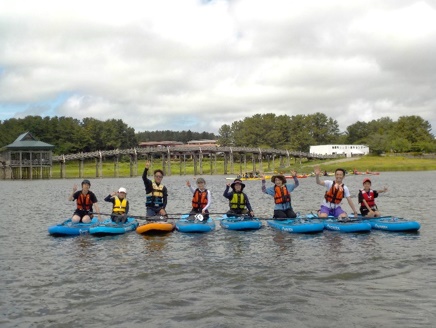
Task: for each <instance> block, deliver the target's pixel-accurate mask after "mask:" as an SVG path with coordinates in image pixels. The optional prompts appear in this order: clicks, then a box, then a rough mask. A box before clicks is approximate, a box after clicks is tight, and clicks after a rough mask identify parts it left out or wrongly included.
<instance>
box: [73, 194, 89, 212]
mask: <svg viewBox="0 0 436 328" xmlns="http://www.w3.org/2000/svg"><path fill="white" fill-rule="evenodd" d="M92 204H93V203H92V201H91V195H90V194H89V192H88V193H87V194H86V195H84V194H83V193H80V195H79V197H78V198H77V209H78V210H81V211H88V212H89V211H90V210H91V209H92Z"/></svg>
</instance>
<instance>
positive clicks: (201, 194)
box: [186, 178, 212, 221]
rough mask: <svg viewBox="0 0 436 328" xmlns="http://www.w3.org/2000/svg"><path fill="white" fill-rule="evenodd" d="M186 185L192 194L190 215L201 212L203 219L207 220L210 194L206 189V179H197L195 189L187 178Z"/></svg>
mask: <svg viewBox="0 0 436 328" xmlns="http://www.w3.org/2000/svg"><path fill="white" fill-rule="evenodd" d="M186 185H187V186H188V187H189V189H190V190H191V192H192V194H193V196H192V210H191V212H190V213H189V215H190V216H193V215H195V214H202V215H203V219H204V220H205V221H207V219H208V218H209V210H208V208H209V206H210V203H211V199H212V198H211V194H210V191H209V190H207V189H206V181H205V180H204V179H203V178H198V179H197V189H194V188H193V187H192V186H191V182H190V181H189V180H187V181H186Z"/></svg>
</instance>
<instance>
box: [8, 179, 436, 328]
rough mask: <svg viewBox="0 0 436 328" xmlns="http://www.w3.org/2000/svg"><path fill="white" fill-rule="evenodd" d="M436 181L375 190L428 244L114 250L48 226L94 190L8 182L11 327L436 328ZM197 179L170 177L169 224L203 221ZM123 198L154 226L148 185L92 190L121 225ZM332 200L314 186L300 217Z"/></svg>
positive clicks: (168, 238)
mask: <svg viewBox="0 0 436 328" xmlns="http://www.w3.org/2000/svg"><path fill="white" fill-rule="evenodd" d="M434 176H435V175H434V172H408V173H382V174H381V175H379V176H374V177H373V179H372V180H373V186H374V187H375V188H378V187H379V186H380V187H383V186H384V185H387V186H388V187H389V192H388V193H386V194H382V195H381V196H380V197H379V199H378V204H379V208H380V209H381V211H382V213H384V214H393V215H396V216H399V217H406V218H410V219H414V220H419V221H420V222H421V226H422V228H421V231H420V232H419V233H414V234H406V233H386V232H383V231H371V232H370V233H366V234H341V233H337V232H331V231H324V232H322V233H319V234H314V235H297V234H290V233H284V232H280V231H276V230H273V229H271V228H270V227H267V226H264V227H262V229H260V230H257V231H247V232H238V231H227V230H224V229H222V228H221V227H220V226H219V224H217V229H216V230H215V231H213V232H211V233H206V234H182V233H179V232H177V231H175V232H173V233H168V234H164V235H138V234H136V233H134V232H133V233H129V234H125V235H119V236H109V237H100V238H97V237H94V236H91V235H83V236H78V237H75V238H53V237H51V236H48V234H47V227H48V226H50V225H53V224H55V223H58V222H62V221H63V220H65V219H66V218H67V217H68V216H70V215H71V213H72V212H73V210H74V203H73V202H68V201H66V199H67V197H68V193H69V191H70V190H71V185H72V184H73V183H80V181H69V180H51V181H2V182H1V183H2V187H3V188H2V190H3V191H4V195H3V196H4V197H6V199H5V202H4V203H5V206H6V210H5V211H2V212H1V214H0V216H1V217H0V224H1V226H0V258H1V261H0V270H1V271H0V272H1V273H2V274H1V275H0V282H1V285H0V294H1V298H0V310H1V313H2V316H1V317H0V326H2V327H3V326H4V327H73V326H74V327H76V326H82V327H83V326H89V327H112V326H113V327H115V326H116V327H144V326H146V327H193V326H195V327H237V326H245V327H288V326H293V327H350V326H354V327H379V326H381V327H393V326H396V327H432V326H433V325H434V322H436V318H435V315H434V308H435V307H436V300H435V298H434V293H435V290H436V280H435V279H434V270H435V267H436V261H435V258H436V249H435V248H436V246H435V243H434V235H435V232H436V224H435V223H434V220H433V219H432V217H431V216H430V215H431V214H430V213H431V209H432V208H433V207H434V203H435V200H436V198H435V195H436V193H435V191H436V190H435V186H436V184H435V179H434ZM186 178H189V177H165V180H164V182H165V183H166V185H167V186H168V189H169V196H170V197H169V204H168V208H167V209H168V212H169V213H184V212H187V211H189V210H190V207H191V203H190V202H191V197H192V194H190V192H189V190H187V188H186V185H185V180H186ZM206 180H207V186H208V188H209V189H210V190H211V192H212V197H213V204H212V208H211V211H212V212H216V213H218V212H223V211H224V210H226V209H227V206H228V202H227V200H226V199H224V197H222V193H223V191H224V189H225V186H226V182H227V181H226V180H225V179H224V177H223V176H210V177H207V179H206ZM345 183H346V184H347V185H348V187H349V188H350V189H351V190H352V193H353V199H354V201H356V200H357V190H358V188H360V187H361V184H362V177H355V176H347V177H346V180H345ZM121 185H122V186H124V187H126V188H127V189H128V190H129V193H128V198H129V200H130V204H131V213H132V214H134V215H144V214H145V209H144V197H145V191H144V187H143V184H142V181H141V178H135V179H94V180H92V187H93V191H94V192H95V193H96V195H97V197H98V199H99V200H100V206H101V209H102V211H104V212H109V211H110V204H109V203H104V202H102V200H103V198H104V197H105V196H106V195H107V194H108V192H110V191H112V190H116V189H117V188H118V187H119V186H121ZM405 186H407V188H406V189H405ZM260 188H261V183H260V181H247V182H246V188H245V189H244V191H246V192H247V194H248V196H249V197H250V201H251V203H252V205H253V207H254V209H255V212H256V214H257V215H259V216H262V217H267V216H269V215H271V214H272V208H273V202H272V199H271V197H268V196H267V195H264V194H262V192H261V190H260ZM411 191H413V192H411ZM323 193H324V190H323V189H322V188H320V187H319V186H317V185H316V184H315V181H314V179H312V178H307V179H301V180H300V187H299V188H297V189H296V190H295V191H294V192H293V194H292V197H293V204H294V207H295V208H296V210H297V211H299V212H301V213H308V212H311V211H316V209H317V208H318V207H319V204H320V202H321V199H322V197H323ZM17 195H19V196H20V197H17ZM48 200H49V201H48ZM41 204H44V206H43V207H41ZM405 204H413V206H405ZM344 207H346V208H347V210H348V205H345V206H344ZM10 213H14V219H13V220H11V218H10V217H9V214H10ZM264 224H265V222H264Z"/></svg>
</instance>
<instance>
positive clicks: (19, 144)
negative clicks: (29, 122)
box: [5, 132, 55, 150]
mask: <svg viewBox="0 0 436 328" xmlns="http://www.w3.org/2000/svg"><path fill="white" fill-rule="evenodd" d="M54 147H55V146H54V145H50V144H48V143H46V142H42V141H39V140H36V139H35V138H34V137H33V136H32V134H31V133H30V132H25V133H23V134H20V135H19V136H18V138H17V139H15V141H14V142H13V143H11V144H9V145H7V146H6V147H5V148H6V149H8V150H35V149H39V150H42V149H53V148H54Z"/></svg>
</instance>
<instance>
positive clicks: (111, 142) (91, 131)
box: [0, 116, 216, 155]
mask: <svg viewBox="0 0 436 328" xmlns="http://www.w3.org/2000/svg"><path fill="white" fill-rule="evenodd" d="M27 131H29V132H31V133H32V135H33V136H34V137H35V138H36V139H38V140H41V141H44V142H46V143H49V144H52V145H54V146H55V148H54V153H55V154H57V155H60V154H71V153H79V152H92V151H97V150H113V149H126V148H133V147H137V146H138V144H139V142H142V141H162V140H172V141H181V142H183V143H186V142H188V141H190V140H193V139H216V136H215V135H214V134H213V133H207V132H202V133H199V132H192V131H190V130H188V131H180V132H179V131H169V130H167V131H145V132H138V133H135V129H134V128H131V127H129V126H128V125H127V124H126V123H124V122H123V121H122V120H115V119H110V120H106V121H104V122H103V121H100V120H97V119H94V118H84V119H83V120H77V119H74V118H71V117H63V116H62V117H57V116H55V117H48V116H47V117H44V118H43V117H41V116H27V117H25V118H19V119H16V118H11V119H8V120H5V121H3V122H1V121H0V148H1V147H4V146H7V145H9V144H11V143H12V142H14V140H15V139H16V138H17V137H18V136H19V135H20V134H21V133H24V132H27Z"/></svg>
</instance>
